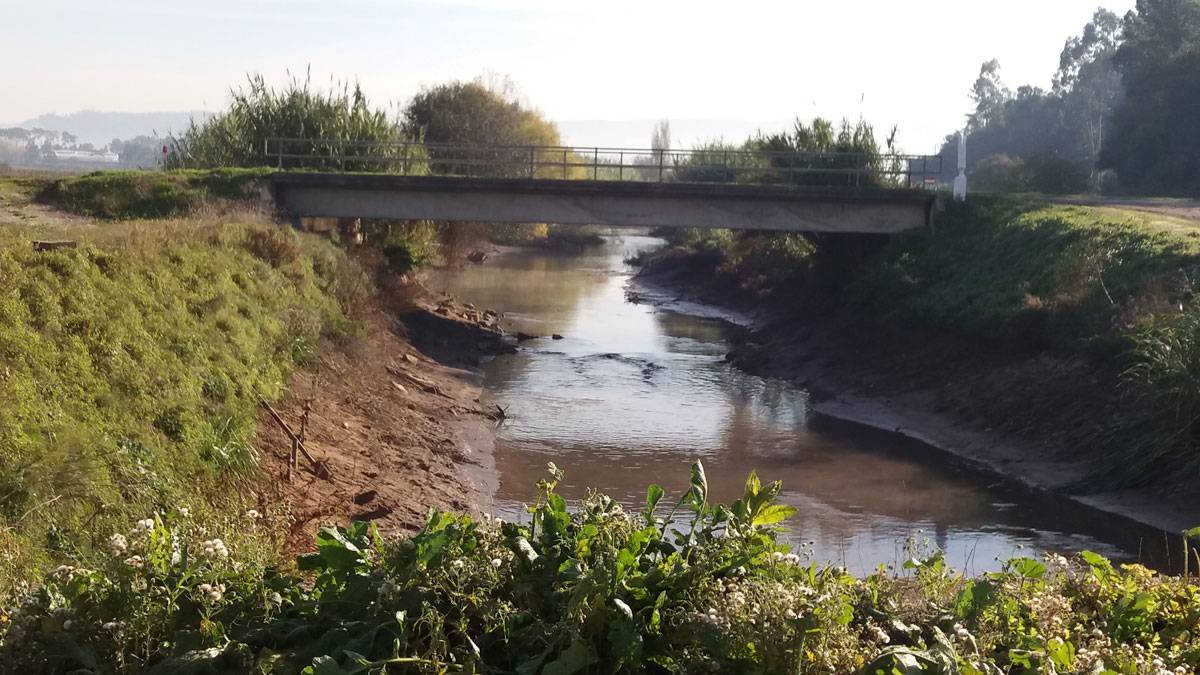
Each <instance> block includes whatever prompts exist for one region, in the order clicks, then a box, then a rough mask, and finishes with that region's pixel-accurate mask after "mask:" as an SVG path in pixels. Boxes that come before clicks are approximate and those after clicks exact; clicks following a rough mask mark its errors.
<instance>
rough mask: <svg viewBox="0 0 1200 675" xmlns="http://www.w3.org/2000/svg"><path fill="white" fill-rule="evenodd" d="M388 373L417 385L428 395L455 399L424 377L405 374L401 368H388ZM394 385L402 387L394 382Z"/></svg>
mask: <svg viewBox="0 0 1200 675" xmlns="http://www.w3.org/2000/svg"><path fill="white" fill-rule="evenodd" d="M387 371H388V372H389V373H391V374H392V375H395V376H396V377H401V378H404V379H406V380H408V381H409V382H412V383H413V384H415V385H417V386H418V387H419V388H420V389H421V390H422V391H424V392H425V393H427V394H435V395H437V396H441V397H443V398H449V399H453V398H454V397H453V396H451V395H450V394H447V393H446V392H444V391H442V390H441V388H440V387H438V386H437V385H436V384H434V383H432V382H430V381H429V380H426V379H425V378H423V377H417V376H416V375H411V374H409V373H406V372H404V371H403V370H400V369H399V368H396V367H395V366H388V367H387ZM392 384H393V385H396V386H400V385H397V383H395V382H393V383H392Z"/></svg>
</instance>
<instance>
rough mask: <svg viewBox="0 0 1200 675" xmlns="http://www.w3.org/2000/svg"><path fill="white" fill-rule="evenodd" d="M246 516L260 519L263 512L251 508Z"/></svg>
mask: <svg viewBox="0 0 1200 675" xmlns="http://www.w3.org/2000/svg"><path fill="white" fill-rule="evenodd" d="M246 517H247V518H249V519H250V520H258V519H259V518H262V514H261V513H259V512H258V511H256V510H255V509H250V510H249V511H247V512H246Z"/></svg>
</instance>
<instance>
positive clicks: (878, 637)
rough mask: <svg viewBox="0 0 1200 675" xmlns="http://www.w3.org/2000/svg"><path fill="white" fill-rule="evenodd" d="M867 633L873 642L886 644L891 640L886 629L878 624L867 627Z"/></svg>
mask: <svg viewBox="0 0 1200 675" xmlns="http://www.w3.org/2000/svg"><path fill="white" fill-rule="evenodd" d="M867 633H868V634H870V637H871V641H873V642H874V643H875V644H880V645H886V644H887V643H889V642H891V641H892V637H891V636H890V635H888V634H887V631H885V630H884V629H882V628H880V627H879V626H875V625H872V626H871V627H870V628H868V629H867Z"/></svg>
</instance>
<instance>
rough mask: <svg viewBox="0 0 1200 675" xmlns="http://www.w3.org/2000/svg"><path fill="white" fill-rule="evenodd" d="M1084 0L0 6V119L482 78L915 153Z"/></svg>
mask: <svg viewBox="0 0 1200 675" xmlns="http://www.w3.org/2000/svg"><path fill="white" fill-rule="evenodd" d="M1100 1H1101V0H986V1H985V0H922V1H920V2H898V1H896V0H840V1H838V0H823V1H820V2H815V1H811V0H792V1H790V2H787V1H780V2H768V1H765V0H721V1H720V2H706V1H704V0H691V1H678V2H677V1H674V0H600V1H589V2H575V1H573V0H447V1H442V2H439V1H435V0H424V1H421V0H414V1H401V0H203V1H202V2H197V1H196V0H186V1H178V0H0V63H3V64H5V67H3V68H0V123H9V124H12V123H16V122H19V121H21V120H24V119H28V118H31V117H34V116H37V115H40V114H44V113H69V112H74V111H77V110H83V109H92V110H106V111H131V112H144V111H166V110H220V109H221V108H223V107H224V106H225V105H226V103H227V102H228V92H229V89H230V87H233V86H237V85H238V84H239V83H241V82H243V81H244V78H245V75H246V73H248V72H260V73H262V74H263V75H264V76H266V77H267V78H268V80H271V81H274V82H278V83H282V82H284V81H286V79H287V77H288V73H289V72H291V73H293V74H303V73H304V72H305V71H306V70H307V71H310V72H311V73H312V80H313V81H314V83H316V84H321V85H324V84H327V83H329V82H331V81H355V80H357V81H358V82H360V83H361V84H362V85H363V87H364V90H365V91H366V93H367V94H368V96H369V97H370V98H371V100H372V101H373V102H375V103H377V104H379V105H381V106H391V107H394V108H395V109H398V108H399V107H401V106H403V105H404V104H405V103H406V102H407V101H408V99H409V98H410V97H411V96H412V95H413V94H414V93H416V92H417V91H419V90H420V88H421V87H423V86H430V85H435V84H437V83H440V82H444V81H447V80H453V79H472V78H474V77H476V76H479V75H481V74H484V73H489V72H490V73H496V74H501V75H508V76H510V77H511V78H512V79H513V80H514V81H515V82H516V84H517V85H518V87H519V89H520V91H521V93H522V94H523V96H524V99H525V100H527V101H528V102H529V103H531V104H532V105H534V106H535V107H537V108H538V109H540V110H541V111H542V112H543V113H544V114H546V116H547V117H549V118H551V119H554V120H561V121H571V120H630V119H660V118H665V119H675V120H737V121H741V122H745V123H748V124H750V125H754V124H768V125H772V128H771V129H767V130H775V125H778V124H779V121H780V120H790V119H793V118H796V117H800V118H803V119H809V118H811V117H813V116H816V115H821V116H824V117H828V118H835V119H840V118H843V117H844V118H849V119H851V120H856V119H858V118H859V117H862V118H865V119H867V120H868V121H870V122H872V123H873V124H875V125H876V127H877V129H880V130H887V129H890V128H891V127H892V126H893V125H896V126H897V127H898V139H899V141H900V145H901V148H902V149H904V150H906V151H908V152H928V151H932V150H933V149H934V148H935V146H936V145H937V143H938V142H939V141H940V140H941V138H942V137H943V136H945V135H946V134H947V133H948V132H950V131H951V130H952V129H954V128H957V127H958V126H960V125H961V124H962V122H963V119H964V116H965V114H966V112H967V111H968V110H969V109H970V106H971V104H970V98H969V95H968V94H969V90H970V85H971V83H972V82H973V81H974V79H975V77H976V76H977V74H978V71H979V65H980V64H981V63H982V62H983V61H985V60H987V59H991V58H997V59H999V60H1000V63H1001V66H1002V71H1001V72H1002V76H1003V77H1004V80H1005V82H1006V83H1008V84H1009V85H1010V86H1013V87H1014V88H1015V87H1016V86H1017V85H1020V84H1027V83H1028V84H1034V85H1038V86H1043V87H1048V86H1049V83H1050V77H1051V75H1052V74H1053V72H1054V70H1055V68H1056V67H1057V65H1058V54H1059V52H1060V51H1061V50H1062V46H1063V42H1064V40H1066V38H1067V37H1068V36H1070V35H1073V34H1077V33H1079V32H1080V30H1081V29H1082V28H1083V26H1084V24H1085V23H1087V21H1088V20H1089V18H1090V17H1091V15H1092V13H1093V12H1094V11H1095V10H1096V8H1097V6H1098V3H1099V2H1100ZM1133 3H1134V0H1103V4H1104V6H1105V7H1107V8H1108V9H1111V10H1113V11H1115V12H1117V13H1118V14H1124V13H1125V12H1126V11H1127V10H1129V9H1130V8H1131V7H1132V5H1133ZM14 64H18V66H19V64H27V65H26V66H25V67H14ZM571 128H580V127H578V125H575V126H572V127H571ZM582 128H583V129H586V128H587V127H586V126H585V127H582ZM693 133H711V134H712V135H713V136H716V135H720V134H721V130H720V129H715V128H714V129H712V131H711V132H709V131H708V130H707V129H701V130H700V131H693ZM567 140H568V142H570V143H573V144H578V145H587V144H588V139H586V138H568V139H567ZM695 140H704V139H682V141H683V143H684V144H686V143H688V142H691V141H695ZM731 140H740V139H731ZM648 142H649V139H648V138H647V143H648ZM680 144H681V143H679V142H677V145H680Z"/></svg>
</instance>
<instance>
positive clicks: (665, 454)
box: [427, 235, 1161, 572]
mask: <svg viewBox="0 0 1200 675" xmlns="http://www.w3.org/2000/svg"><path fill="white" fill-rule="evenodd" d="M605 242H606V243H605V244H604V245H602V246H593V247H590V248H588V249H585V250H583V251H581V252H577V253H561V252H547V251H542V250H507V251H504V252H502V253H500V254H499V255H496V256H494V257H493V258H492V259H491V260H488V261H487V262H486V263H484V264H482V265H471V266H467V267H466V268H464V269H460V270H455V271H453V272H448V271H440V272H435V273H432V274H431V275H430V278H429V279H428V280H427V282H428V283H429V285H430V286H431V287H432V288H433V289H434V290H438V291H445V292H448V293H450V294H452V295H454V296H456V297H458V298H460V299H462V300H464V301H467V302H471V303H474V304H475V305H477V306H480V307H487V308H492V309H495V310H497V311H499V312H502V313H503V315H504V320H503V325H504V326H505V328H506V329H507V330H511V331H522V332H525V333H530V334H533V335H538V336H545V337H541V338H538V339H536V340H529V341H526V342H523V343H521V345H520V349H519V350H518V351H517V353H515V354H509V355H503V356H499V357H497V358H495V359H494V360H492V361H491V362H489V363H488V364H487V365H486V366H485V368H484V391H485V397H486V398H487V399H488V400H490V401H493V402H495V403H497V404H499V405H500V406H502V407H504V408H506V409H507V411H508V419H507V420H506V421H505V423H504V424H503V425H502V426H500V427H499V429H498V438H497V441H496V450H495V463H496V467H497V471H498V474H499V475H498V488H497V491H496V495H495V504H494V510H495V511H496V512H497V513H498V514H500V515H503V516H505V517H508V518H510V519H511V518H521V517H523V516H524V509H523V504H525V503H526V502H528V501H529V500H531V499H532V497H533V494H534V492H535V487H534V485H535V482H536V481H537V480H538V479H539V478H542V477H544V476H545V475H546V464H547V462H554V463H556V464H557V465H558V466H559V467H560V468H562V469H563V470H565V472H566V479H565V481H564V482H563V485H562V491H563V493H564V495H565V496H567V497H568V498H578V497H581V496H583V495H584V494H585V492H586V490H587V489H588V488H594V489H596V490H599V491H602V492H604V493H606V494H608V495H610V496H612V497H613V498H615V499H618V500H620V501H621V502H623V503H625V504H627V505H629V506H632V507H636V506H637V505H638V504H640V503H642V502H643V500H644V497H645V490H646V486H647V485H648V484H650V483H659V484H661V485H662V486H663V487H664V488H666V489H667V491H668V495H669V496H671V495H674V496H676V497H677V496H678V495H679V494H680V493H681V492H682V490H683V489H685V488H686V485H687V478H688V467H689V465H690V464H691V463H692V462H693V461H695V460H697V459H699V460H701V461H703V462H704V466H705V469H706V473H707V476H708V480H709V483H710V491H711V494H712V497H713V499H716V500H720V501H724V502H728V501H731V500H733V499H736V498H737V497H738V496H740V494H741V489H742V485H743V483H744V481H745V479H746V476H747V474H748V473H749V472H750V471H751V470H756V471H757V472H758V474H759V476H760V477H761V478H762V479H763V480H764V481H767V480H781V481H783V492H782V494H781V499H782V500H783V501H784V502H786V503H789V504H792V505H795V506H796V507H797V508H798V509H799V513H798V515H797V516H796V517H795V518H793V519H792V520H790V521H789V522H788V523H787V525H788V527H789V528H790V529H789V531H788V532H786V533H785V535H784V536H785V537H786V538H787V539H789V540H791V541H792V542H793V543H795V544H797V545H800V546H802V547H804V549H805V550H806V551H811V555H813V556H814V557H815V558H816V559H818V560H822V561H827V562H830V563H835V564H841V565H844V566H846V567H847V568H849V569H851V570H853V571H856V572H865V571H870V570H873V569H875V568H876V567H877V566H878V565H879V564H897V563H899V562H902V561H903V560H905V559H907V557H908V556H909V553H910V549H911V548H912V547H913V546H914V545H915V546H917V547H919V548H924V549H925V550H929V549H930V547H937V548H940V549H941V550H943V551H945V553H946V558H947V560H948V562H949V563H950V564H952V565H954V566H955V567H957V568H959V569H964V570H966V571H968V572H982V571H989V570H994V569H996V568H998V567H999V566H1000V561H1002V560H1004V559H1007V558H1009V557H1012V556H1014V555H1029V554H1038V553H1040V552H1043V551H1055V552H1059V553H1071V552H1075V551H1079V550H1082V549H1090V550H1094V551H1097V552H1100V553H1103V554H1105V555H1108V556H1111V557H1114V558H1116V559H1121V560H1130V559H1136V558H1137V557H1138V551H1139V550H1140V547H1141V542H1142V541H1143V540H1145V538H1146V537H1149V536H1153V535H1151V534H1150V533H1148V532H1145V531H1141V530H1138V529H1137V528H1132V526H1131V527H1129V528H1126V527H1114V525H1113V521H1112V519H1111V518H1110V517H1108V516H1105V515H1103V514H1100V513H1098V512H1096V511H1093V510H1091V509H1088V508H1086V507H1082V506H1079V505H1077V504H1075V503H1074V502H1071V501H1069V500H1066V499H1062V498H1057V497H1053V496H1050V495H1046V494H1043V493H1038V492H1034V491H1030V490H1027V489H1024V488H1021V487H1019V486H1016V485H1015V484H1010V483H1009V482H1007V481H1004V480H1002V479H1000V478H998V477H996V476H994V475H991V474H985V473H981V472H979V471H976V470H974V469H972V468H971V467H968V466H966V465H964V464H963V463H962V462H961V461H958V460H955V459H954V458H952V457H950V456H948V455H947V454H946V453H944V452H941V451H939V450H937V449H935V448H931V447H928V446H925V445H923V444H921V443H918V442H916V441H913V440H911V439H908V438H905V437H903V436H900V435H898V434H894V433H890V432H884V431H879V430H876V429H872V428H869V427H865V426H861V425H857V424H852V423H848V422H841V421H838V420H835V419H832V418H828V417H824V416H822V415H818V414H816V413H813V412H812V411H811V410H810V409H809V405H808V394H807V393H806V392H805V391H804V390H802V389H799V388H797V387H795V386H792V385H790V384H787V383H785V382H781V381H777V380H771V379H764V378H760V377H755V376H751V375H747V374H745V373H743V372H741V371H739V370H737V369H735V368H733V367H732V366H730V365H729V364H727V363H726V362H725V361H724V355H725V354H726V352H727V351H728V350H729V348H730V345H729V343H728V341H727V338H728V335H729V334H730V330H731V328H732V326H731V325H730V324H729V323H727V322H726V321H724V320H722V319H720V318H715V317H714V316H712V315H713V314H716V313H715V312H712V311H709V312H707V313H708V314H710V316H708V317H705V316H697V315H694V314H683V313H680V312H677V311H672V310H668V309H664V308H662V307H660V306H655V305H652V304H637V303H635V302H632V301H630V299H629V295H628V293H627V288H628V284H629V282H630V278H631V275H632V274H633V272H634V270H633V269H632V268H630V266H628V265H627V264H626V263H625V260H626V259H627V258H629V257H630V256H632V255H634V254H636V253H638V252H640V251H644V250H647V249H651V248H654V247H656V246H661V245H662V243H663V242H662V241H661V240H659V239H655V238H652V237H647V236H639V235H623V236H610V237H606V238H605ZM697 309H699V310H702V309H704V308H697ZM689 311H690V310H689ZM699 313H705V312H699ZM554 334H558V335H561V336H562V337H561V339H553V338H552V337H550V336H551V335H554ZM1158 541H1159V542H1161V539H1159V540H1158Z"/></svg>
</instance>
